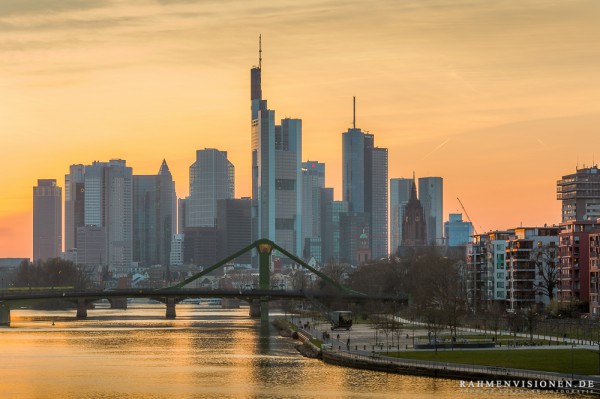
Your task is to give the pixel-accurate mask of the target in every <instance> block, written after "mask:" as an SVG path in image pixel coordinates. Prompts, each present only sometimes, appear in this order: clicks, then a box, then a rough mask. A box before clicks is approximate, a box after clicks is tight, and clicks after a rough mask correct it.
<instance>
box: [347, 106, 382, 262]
mask: <svg viewBox="0 0 600 399" xmlns="http://www.w3.org/2000/svg"><path fill="white" fill-rule="evenodd" d="M342 167H343V169H342V174H343V182H342V183H343V198H344V201H346V202H348V207H349V210H350V212H353V213H355V214H356V213H365V214H366V215H365V218H366V220H368V224H369V226H370V228H369V231H367V232H366V234H367V236H368V238H369V240H370V241H369V242H370V246H371V251H372V255H373V258H374V259H377V258H381V257H385V256H387V255H388V242H387V235H388V220H387V218H388V214H387V206H388V203H387V197H388V190H387V184H388V183H387V179H388V154H387V148H378V147H375V138H374V135H373V134H370V133H366V132H363V131H362V130H361V129H358V128H356V117H355V118H354V123H353V127H352V128H350V129H348V131H347V132H345V133H342ZM348 231H354V230H348ZM361 233H362V231H360V232H359V233H358V235H357V236H356V237H345V238H343V240H347V239H352V240H358V239H359V236H360V234H361ZM357 243H358V241H357ZM357 243H356V245H351V246H350V247H351V248H357V247H358V244H357ZM345 256H346V257H347V258H348V259H355V258H356V256H355V255H354V254H347V255H345Z"/></svg>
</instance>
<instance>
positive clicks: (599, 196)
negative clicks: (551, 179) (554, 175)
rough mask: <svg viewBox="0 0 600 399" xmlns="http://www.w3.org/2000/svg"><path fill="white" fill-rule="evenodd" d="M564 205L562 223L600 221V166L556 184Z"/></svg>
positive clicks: (564, 178) (587, 169) (584, 170)
mask: <svg viewBox="0 0 600 399" xmlns="http://www.w3.org/2000/svg"><path fill="white" fill-rule="evenodd" d="M556 191H557V197H556V199H558V200H559V201H561V203H562V222H563V223H565V222H570V221H586V220H590V221H595V220H597V219H600V171H599V169H598V165H594V166H592V167H589V168H586V167H585V166H584V167H583V169H576V172H575V173H573V174H570V175H566V176H563V177H562V179H560V180H558V181H557V182H556Z"/></svg>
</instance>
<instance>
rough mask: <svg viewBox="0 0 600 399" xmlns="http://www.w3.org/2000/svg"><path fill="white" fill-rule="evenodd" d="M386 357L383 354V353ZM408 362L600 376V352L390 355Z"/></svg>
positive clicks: (581, 350)
mask: <svg viewBox="0 0 600 399" xmlns="http://www.w3.org/2000/svg"><path fill="white" fill-rule="evenodd" d="M382 354H383V353H382ZM386 356H394V357H400V358H405V359H417V360H430V361H437V362H448V363H461V364H474V365H475V364H476V365H482V366H499V367H510V368H517V369H525V370H539V371H551V372H557V373H564V374H571V372H573V373H574V374H582V375H597V374H599V373H598V352H597V351H591V350H587V349H574V350H572V351H571V349H552V350H550V349H546V350H544V349H540V350H537V349H523V350H519V349H510V351H509V350H506V349H502V350H469V351H464V350H454V351H438V352H437V354H436V352H433V351H427V352H400V353H390V354H386Z"/></svg>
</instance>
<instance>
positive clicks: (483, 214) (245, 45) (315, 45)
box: [0, 0, 600, 257]
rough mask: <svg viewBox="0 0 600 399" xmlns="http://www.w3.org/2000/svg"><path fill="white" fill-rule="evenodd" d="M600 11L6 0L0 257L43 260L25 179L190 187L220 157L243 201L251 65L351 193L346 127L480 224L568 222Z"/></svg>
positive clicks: (515, 2) (428, 1)
mask: <svg viewBox="0 0 600 399" xmlns="http://www.w3.org/2000/svg"><path fill="white" fill-rule="evenodd" d="M599 20H600V1H597V0H570V1H564V0H503V1H484V0H393V1H385V0H381V1H363V0H360V1H353V0H345V1H327V0H305V1H301V2H299V1H291V0H280V1H246V0H239V1H237V0H202V1H196V0H86V1H80V0H2V1H0V154H1V156H0V187H1V190H2V194H1V195H0V257H30V256H31V253H32V207H33V199H32V192H33V189H32V187H33V186H34V185H36V183H37V179H48V178H49V179H57V182H58V185H59V186H61V187H63V196H64V175H65V174H66V173H67V172H68V168H69V165H71V164H77V163H82V164H90V163H91V162H93V161H94V160H99V161H108V160H109V159H115V158H121V159H125V160H126V161H127V164H128V166H131V167H133V172H134V174H155V173H157V172H158V170H159V167H160V164H161V162H162V160H163V158H164V159H166V161H167V163H168V165H169V167H170V169H171V172H172V173H173V177H174V179H175V181H176V189H177V194H178V196H180V197H184V196H186V195H187V194H188V192H189V187H188V179H189V172H188V169H189V166H190V165H191V164H192V163H193V162H194V159H195V150H197V149H203V148H218V149H220V150H224V151H227V152H228V157H229V159H230V160H231V161H232V162H233V164H234V165H235V169H236V170H235V172H236V176H235V178H236V196H237V197H241V196H249V195H250V192H251V175H250V166H251V159H250V155H251V154H250V68H251V67H252V66H253V65H256V64H258V36H259V34H261V35H262V48H263V61H262V69H263V73H262V76H263V97H264V98H266V99H267V100H268V103H269V108H271V109H274V110H275V111H276V118H278V119H279V118H284V117H291V118H301V119H302V121H303V148H302V151H303V154H302V158H303V160H315V161H320V162H325V163H326V174H327V176H326V184H327V186H330V187H334V188H335V196H336V199H341V180H342V178H341V160H342V149H341V138H342V133H343V132H344V131H346V130H347V129H348V128H349V127H351V124H352V97H353V96H356V98H357V100H356V101H357V113H356V120H357V127H359V128H361V129H363V130H365V131H368V132H370V133H373V134H374V135H375V145H376V146H379V147H386V148H388V149H389V177H390V178H394V177H411V176H412V175H413V172H414V173H415V175H416V176H417V178H418V177H425V176H441V177H443V179H444V214H446V215H447V214H448V213H454V212H461V208H460V205H459V203H458V201H457V197H458V198H460V199H461V201H462V202H463V204H464V206H465V208H466V209H467V212H468V214H469V216H470V218H471V220H472V221H473V223H474V225H475V228H476V230H477V231H478V232H483V231H487V230H491V229H507V228H513V227H517V226H520V225H523V226H539V225H544V224H548V225H551V224H556V223H559V222H560V203H559V201H557V200H556V180H557V179H560V178H561V176H563V175H566V174H570V173H573V172H574V171H575V170H576V167H578V166H579V167H580V168H581V167H584V165H585V166H590V165H592V164H593V163H594V162H595V161H596V159H597V158H600V134H598V133H599V130H600V50H599V49H600V24H598V21H599Z"/></svg>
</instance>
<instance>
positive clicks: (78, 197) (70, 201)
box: [65, 164, 85, 252]
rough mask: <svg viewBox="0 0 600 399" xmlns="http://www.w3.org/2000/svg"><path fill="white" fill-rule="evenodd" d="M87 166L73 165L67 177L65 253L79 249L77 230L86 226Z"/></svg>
mask: <svg viewBox="0 0 600 399" xmlns="http://www.w3.org/2000/svg"><path fill="white" fill-rule="evenodd" d="M84 177H85V166H84V165H81V164H79V165H71V166H70V167H69V173H68V174H66V175H65V252H66V251H71V250H76V248H77V228H78V227H83V226H84V213H83V210H84V201H85V183H84Z"/></svg>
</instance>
